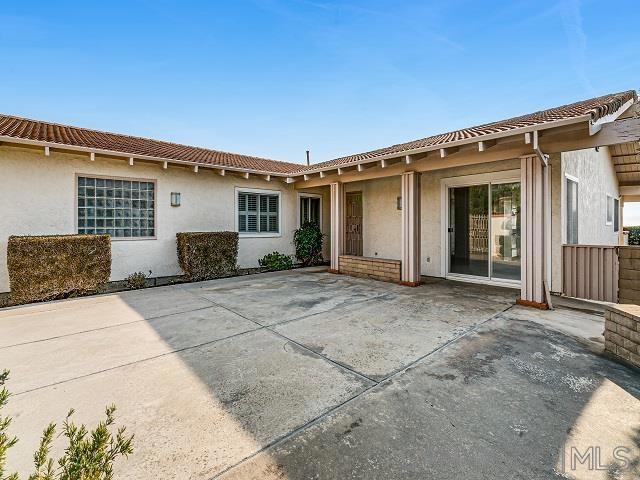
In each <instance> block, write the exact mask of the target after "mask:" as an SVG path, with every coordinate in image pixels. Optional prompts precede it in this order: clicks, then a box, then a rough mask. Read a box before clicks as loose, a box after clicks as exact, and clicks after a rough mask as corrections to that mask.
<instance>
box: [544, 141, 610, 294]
mask: <svg viewBox="0 0 640 480" xmlns="http://www.w3.org/2000/svg"><path fill="white" fill-rule="evenodd" d="M551 162H552V167H551V182H552V258H553V260H554V261H553V262H552V265H553V266H552V279H551V290H552V291H554V292H561V291H562V245H563V244H564V243H565V241H566V234H565V229H566V227H565V221H566V219H565V216H566V215H565V211H564V208H565V207H564V199H563V196H564V182H565V176H566V175H570V176H572V177H575V178H577V179H578V241H579V243H580V244H582V245H617V244H618V234H617V233H615V232H614V231H613V224H611V225H607V224H606V215H607V195H611V196H613V197H614V198H615V197H618V196H619V187H618V179H617V177H616V172H615V167H614V165H613V161H612V159H611V154H610V153H609V149H608V148H607V147H600V148H599V149H598V151H596V150H595V149H594V148H589V149H585V150H576V151H573V152H563V153H562V154H558V155H553V156H552V157H551Z"/></svg>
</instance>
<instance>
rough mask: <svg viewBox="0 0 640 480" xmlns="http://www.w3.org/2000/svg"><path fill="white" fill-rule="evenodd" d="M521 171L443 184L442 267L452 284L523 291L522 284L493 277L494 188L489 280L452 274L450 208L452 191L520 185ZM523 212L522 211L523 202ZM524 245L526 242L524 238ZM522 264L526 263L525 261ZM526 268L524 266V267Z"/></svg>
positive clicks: (449, 180)
mask: <svg viewBox="0 0 640 480" xmlns="http://www.w3.org/2000/svg"><path fill="white" fill-rule="evenodd" d="M521 180H522V179H521V178H520V169H515V170H503V171H500V172H491V173H480V174H477V175H463V176H458V177H447V178H443V179H442V180H441V182H440V183H441V201H440V207H441V210H440V219H441V221H440V227H441V238H440V252H441V259H440V266H441V272H440V273H441V275H442V276H443V277H444V278H447V279H450V280H459V281H463V282H472V283H484V284H487V285H498V286H505V287H520V281H519V280H508V279H502V278H492V277H491V276H490V275H491V274H492V273H493V272H492V270H493V268H492V266H493V265H492V264H493V260H492V258H491V257H492V254H491V251H492V247H493V240H492V232H491V230H492V225H491V224H492V222H491V215H492V208H493V207H492V196H493V195H492V192H491V188H489V194H488V202H489V205H488V206H489V218H488V228H489V232H488V234H489V255H488V262H489V266H488V267H489V271H488V275H489V276H487V277H481V276H476V275H465V274H460V273H451V272H449V261H450V259H451V257H450V255H449V231H448V228H449V221H450V218H449V215H450V205H449V189H450V188H452V187H470V186H474V185H489V184H501V183H516V182H517V183H520V182H521ZM520 201H521V204H520V205H521V208H522V200H520ZM520 241H521V242H522V241H523V239H522V238H521V239H520ZM521 262H522V259H521ZM521 265H522V264H521Z"/></svg>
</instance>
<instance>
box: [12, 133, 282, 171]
mask: <svg viewBox="0 0 640 480" xmlns="http://www.w3.org/2000/svg"><path fill="white" fill-rule="evenodd" d="M0 142H6V143H17V144H23V145H32V146H36V147H43V148H44V147H49V148H57V149H60V150H68V151H74V152H84V153H89V154H91V153H94V154H96V155H104V156H108V157H122V158H127V159H129V158H133V159H137V160H147V161H152V162H158V163H164V162H167V163H169V164H175V165H186V166H198V168H210V169H216V170H225V171H228V172H240V173H253V174H255V175H271V176H274V177H291V176H292V175H291V174H290V173H283V172H272V171H268V170H255V169H251V168H241V167H231V166H227V165H217V164H210V163H200V162H193V161H189V160H180V159H175V158H165V157H154V156H151V155H138V154H133V153H126V152H119V151H117V150H105V149H101V148H92V147H82V146H79V145H69V144H66V143H57V142H46V141H43V140H31V139H26V138H17V137H12V136H9V135H0Z"/></svg>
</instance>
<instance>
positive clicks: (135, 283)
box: [124, 270, 151, 290]
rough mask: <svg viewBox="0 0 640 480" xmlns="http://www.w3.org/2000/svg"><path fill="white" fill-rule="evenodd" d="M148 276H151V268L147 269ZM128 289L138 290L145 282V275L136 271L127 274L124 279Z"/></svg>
mask: <svg viewBox="0 0 640 480" xmlns="http://www.w3.org/2000/svg"><path fill="white" fill-rule="evenodd" d="M149 276H151V270H149ZM124 281H125V282H126V284H127V288H128V289H129V290H138V289H140V288H144V287H145V286H146V284H147V275H146V274H144V273H142V272H136V273H132V274H131V275H129V276H128V277H127V278H125V279H124Z"/></svg>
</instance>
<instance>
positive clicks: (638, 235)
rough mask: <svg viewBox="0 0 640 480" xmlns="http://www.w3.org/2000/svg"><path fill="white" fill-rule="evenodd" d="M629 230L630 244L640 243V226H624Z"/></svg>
mask: <svg viewBox="0 0 640 480" xmlns="http://www.w3.org/2000/svg"><path fill="white" fill-rule="evenodd" d="M624 229H625V231H627V232H629V245H640V227H638V226H635V227H624Z"/></svg>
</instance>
